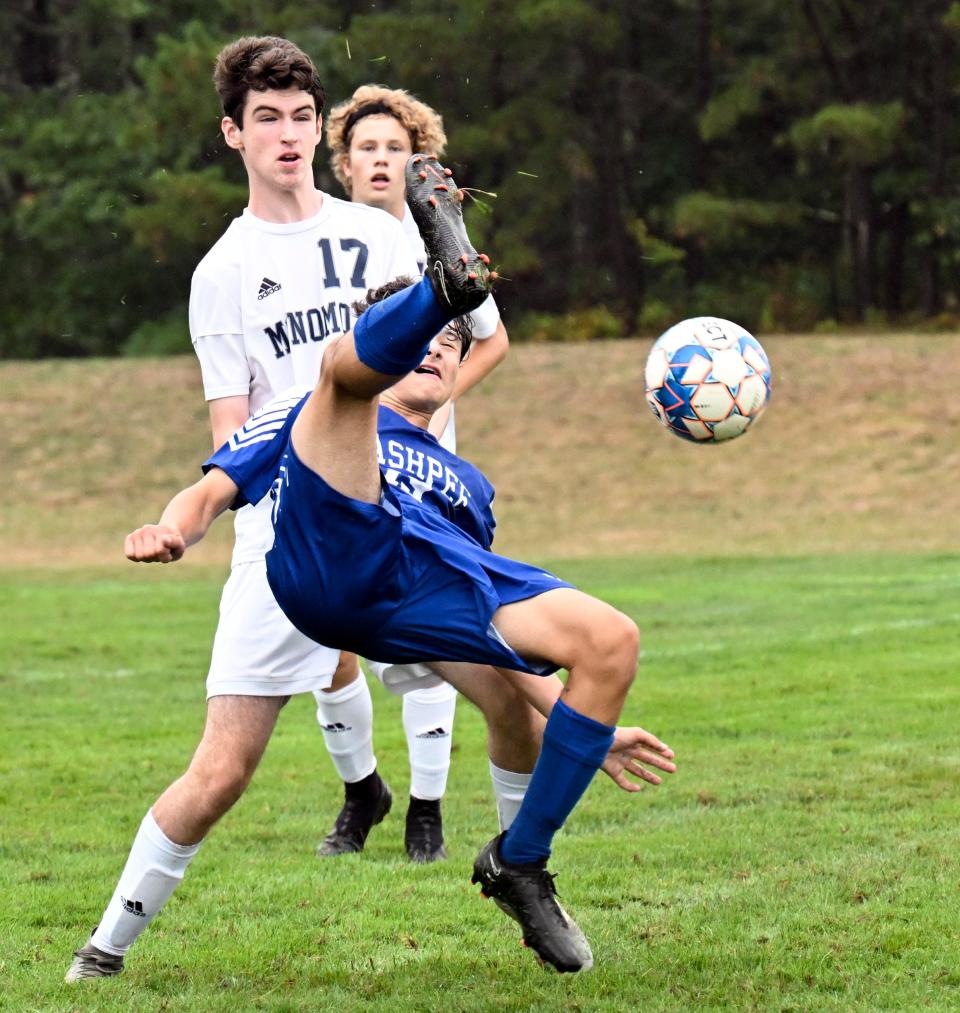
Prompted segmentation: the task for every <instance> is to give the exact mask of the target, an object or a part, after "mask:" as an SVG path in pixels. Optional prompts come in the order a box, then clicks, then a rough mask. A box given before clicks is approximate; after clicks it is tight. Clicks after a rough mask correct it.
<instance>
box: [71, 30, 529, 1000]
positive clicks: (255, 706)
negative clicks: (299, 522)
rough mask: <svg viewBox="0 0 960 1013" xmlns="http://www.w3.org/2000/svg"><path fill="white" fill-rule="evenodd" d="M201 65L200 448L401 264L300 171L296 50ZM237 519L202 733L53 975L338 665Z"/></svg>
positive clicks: (522, 723) (118, 966) (133, 924)
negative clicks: (235, 191) (211, 207)
mask: <svg viewBox="0 0 960 1013" xmlns="http://www.w3.org/2000/svg"><path fill="white" fill-rule="evenodd" d="M214 79H215V81H216V84H217V87H218V91H219V93H220V97H221V101H222V104H223V110H224V117H223V120H222V123H221V127H222V130H223V134H224V138H225V140H226V143H227V144H228V145H229V146H230V147H232V148H234V149H235V150H237V151H239V152H240V154H241V156H242V158H243V161H244V165H245V167H246V170H247V175H248V180H249V187H250V193H249V203H248V207H247V209H246V211H245V212H244V214H243V216H242V217H241V218H239V219H237V220H236V221H234V222H233V223H232V224H231V225H230V227H229V228H228V229H227V232H226V233H225V234H224V236H223V237H222V238H221V239H220V240H219V241H218V242H217V243H216V244H215V245H214V247H213V248H212V249H211V250H210V252H209V253H208V255H207V256H206V257H205V258H204V259H203V261H202V262H201V263H200V265H199V266H198V268H197V270H196V273H195V276H194V282H193V287H192V290H191V302H190V322H191V333H192V335H193V339H194V343H195V345H196V350H197V354H198V356H199V358H200V361H201V365H202V368H203V374H204V387H205V391H206V394H207V397H208V399H209V402H210V420H211V425H212V428H213V435H214V446H215V447H216V446H219V445H220V444H221V443H223V442H224V440H225V439H226V438H227V436H229V435H230V434H231V433H232V432H233V431H234V430H235V429H237V428H238V427H239V426H240V425H242V423H243V422H244V421H246V418H247V416H248V415H249V413H250V412H251V411H254V410H256V409H257V408H259V407H260V406H261V405H262V404H263V403H264V402H265V401H266V400H269V399H270V397H272V396H273V393H275V392H277V391H279V390H282V389H283V388H285V387H287V386H289V385H291V384H294V385H295V384H301V385H306V386H308V387H310V386H313V384H314V383H315V382H316V377H317V374H318V372H319V368H320V356H321V354H322V349H323V346H324V345H325V343H326V342H327V341H329V340H330V339H331V338H333V337H335V336H336V335H338V334H342V333H344V332H346V331H348V330H349V329H350V328H351V327H352V323H353V310H352V305H351V304H352V303H353V301H354V300H355V299H358V298H363V296H364V295H365V294H366V290H367V287H368V286H370V285H379V284H381V283H383V282H385V281H388V280H390V279H392V278H393V277H395V276H396V275H398V274H407V275H411V274H416V273H417V272H416V263H415V261H414V258H413V256H412V254H411V253H410V250H409V247H408V245H407V242H406V239H405V238H404V235H403V231H402V229H401V227H400V225H399V224H398V223H397V221H396V220H395V219H393V218H391V217H390V216H389V215H385V214H383V212H382V211H379V210H376V209H374V208H369V207H365V206H363V205H360V204H352V203H349V202H346V201H342V200H338V199H336V198H334V197H331V196H330V195H328V194H324V193H322V192H320V191H319V190H317V189H316V187H315V186H314V182H313V173H312V162H313V156H314V152H315V150H316V146H317V144H318V143H319V140H320V136H321V115H320V114H321V111H322V109H323V101H324V93H323V87H322V85H321V83H320V80H319V78H318V76H317V72H316V68H315V67H314V66H313V63H312V62H311V61H310V59H309V57H307V56H306V55H305V54H304V53H303V52H302V51H301V50H299V49H298V48H297V47H296V46H294V45H293V44H292V43H290V42H288V41H287V40H284V39H278V38H273V37H267V38H244V39H240V40H238V41H237V42H235V43H233V44H231V45H229V46H227V47H225V49H224V50H223V51H222V52H221V54H220V56H219V58H218V61H217V70H216V72H215V75H214ZM236 530H237V541H236V548H235V551H234V559H233V566H232V569H231V574H230V578H229V580H228V581H227V584H226V587H225V588H224V593H223V598H222V601H221V606H220V611H221V618H220V624H219V626H218V629H217V634H216V638H215V641H214V647H213V655H212V659H211V665H210V672H209V676H208V679H207V695H208V700H207V719H206V724H205V727H204V732H203V737H202V739H201V741H200V744H199V746H198V748H197V750H196V753H195V754H194V756H193V758H192V760H191V762H190V764H189V766H188V768H187V770H186V771H185V773H184V774H183V776H182V777H180V778H179V779H177V780H176V781H175V782H174V783H173V784H171V785H170V786H169V787H168V788H167V790H166V791H164V792H163V794H162V795H161V796H160V798H159V799H158V800H157V801H156V803H155V804H154V805H153V806H152V807H151V809H150V810H149V811H148V812H147V814H146V816H145V817H144V819H143V822H142V823H141V825H140V828H139V830H138V832H137V835H136V837H135V839H134V842H133V846H132V848H131V851H130V854H129V857H128V860H127V863H126V866H125V868H124V870H123V872H122V874H121V877H120V880H119V882H118V884H117V887H116V889H115V891H114V895H113V897H112V899H111V900H110V902H109V904H108V906H107V908H106V910H105V911H104V913H103V916H102V917H101V920H100V922H99V925H98V926H97V928H96V929H95V930H94V933H93V935H92V936H91V938H90V940H89V941H88V943H87V944H86V945H85V946H84V947H82V948H81V949H80V950H78V951H77V953H76V954H75V959H74V961H73V963H72V964H71V966H70V969H69V970H68V972H67V980H68V981H77V980H81V979H85V978H94V977H104V976H109V975H113V974H117V973H119V972H120V971H121V970H122V968H123V959H124V954H125V953H126V952H127V950H128V949H129V948H130V946H131V945H132V944H133V943H134V941H135V940H136V939H137V937H138V936H139V935H140V933H141V932H142V931H143V929H144V928H145V927H146V925H147V924H148V923H149V921H150V920H151V919H152V918H153V916H154V915H155V914H156V913H157V912H158V911H159V910H160V909H161V907H162V906H163V904H164V903H165V902H166V901H167V899H168V898H169V897H170V895H171V894H172V892H173V890H174V889H175V887H176V885H177V884H178V883H179V882H180V880H181V879H182V877H183V875H184V872H185V870H186V868H187V866H188V865H189V864H190V862H191V861H192V859H193V856H194V855H195V854H196V852H197V850H198V849H199V847H200V844H201V842H202V841H203V839H204V837H205V836H206V834H207V832H208V831H209V830H210V828H211V827H212V826H213V824H214V823H215V822H216V821H217V820H218V819H219V818H220V817H221V816H223V815H224V813H226V812H227V811H228V810H229V809H230V807H231V806H232V805H233V804H234V803H235V802H236V801H237V799H238V798H239V797H240V796H241V795H242V793H243V792H244V790H245V789H246V787H247V785H248V784H249V782H250V779H251V777H252V776H253V773H254V771H255V770H256V768H257V765H258V764H259V762H260V758H261V756H262V755H263V751H264V749H265V748H266V745H267V742H268V741H269V738H270V735H271V734H272V731H273V728H274V725H275V723H276V720H277V716H278V714H279V711H280V709H281V707H282V706H283V705H284V703H285V702H286V700H287V699H288V698H289V696H290V695H292V694H293V693H300V692H307V691H310V690H313V689H318V688H321V687H323V686H325V685H329V683H330V681H331V679H332V676H333V673H334V670H335V669H336V668H337V663H338V658H339V657H340V652H338V651H334V650H330V649H328V648H325V647H322V646H320V645H319V644H317V643H315V642H314V641H312V640H310V639H309V638H307V637H305V636H304V635H303V634H301V633H300V632H299V631H297V630H296V629H295V628H294V627H293V626H292V625H291V624H290V622H289V620H287V618H286V617H285V616H284V615H283V613H282V612H281V611H280V609H279V607H278V606H277V604H276V601H275V599H274V597H273V595H272V593H271V592H270V590H269V587H268V586H267V582H266V571H265V564H264V559H263V557H264V553H265V551H266V550H267V549H268V548H269V547H270V544H271V542H272V526H271V522H270V510H269V501H265V504H260V505H258V506H250V507H246V508H244V509H243V510H240V511H238V513H237V521H236ZM351 657H352V656H351ZM352 664H353V666H354V668H355V667H356V659H355V658H353V661H352ZM466 667H467V668H470V666H466ZM475 667H476V668H477V669H478V671H476V672H475V673H474V675H473V678H472V685H474V686H480V687H481V691H480V692H481V698H480V699H478V700H477V702H478V704H479V705H480V706H481V707H482V708H483V709H484V712H485V714H486V716H487V720H488V722H490V723H491V728H493V729H496V728H498V727H499V728H500V729H501V732H500V733H497V734H498V735H499V738H498V740H497V745H496V746H495V748H494V750H493V752H492V753H491V758H492V759H493V761H494V762H496V763H499V764H500V765H501V766H502V767H503V768H504V769H522V768H523V766H524V764H527V763H532V762H533V761H535V759H536V754H537V750H538V743H539V735H540V732H541V730H542V722H538V720H537V718H536V716H535V715H534V714H533V712H532V711H531V709H530V708H528V707H525V705H524V703H523V701H522V699H520V698H519V697H517V696H516V694H515V693H514V699H513V700H512V701H511V695H510V694H511V690H510V688H509V687H505V686H503V685H500V683H502V680H498V681H497V682H493V681H490V682H488V683H486V684H484V683H483V678H484V675H485V674H489V673H483V672H482V671H479V669H481V668H482V666H475ZM455 677H456V673H454V678H455ZM485 686H486V687H489V689H486V688H484V687H485ZM531 751H532V753H533V759H532V760H531V759H530V754H531ZM361 785H366V786H372V787H373V790H374V792H376V795H375V798H374V802H375V804H376V803H377V802H378V800H379V802H380V803H381V804H382V802H383V801H384V800H385V799H386V800H389V794H388V792H387V791H386V789H385V786H383V785H382V782H381V781H380V779H379V777H378V776H377V775H376V772H375V770H374V772H373V775H372V776H371V777H367V778H364V779H363V780H362V782H361ZM503 804H504V805H507V804H509V800H508V799H506V798H505V799H504V802H503ZM516 805H517V806H519V801H518V802H517V803H516Z"/></svg>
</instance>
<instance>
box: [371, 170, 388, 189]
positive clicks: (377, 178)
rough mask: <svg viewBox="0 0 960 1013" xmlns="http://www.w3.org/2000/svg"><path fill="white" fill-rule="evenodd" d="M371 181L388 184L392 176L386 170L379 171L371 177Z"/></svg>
mask: <svg viewBox="0 0 960 1013" xmlns="http://www.w3.org/2000/svg"><path fill="white" fill-rule="evenodd" d="M370 182H371V183H373V184H374V185H377V184H379V185H381V186H388V185H389V183H390V177H389V176H388V175H387V174H386V173H385V172H377V173H374V174H373V175H372V176H371V177H370Z"/></svg>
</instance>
